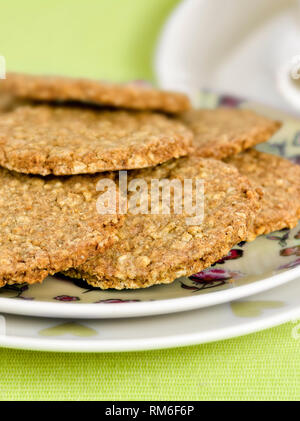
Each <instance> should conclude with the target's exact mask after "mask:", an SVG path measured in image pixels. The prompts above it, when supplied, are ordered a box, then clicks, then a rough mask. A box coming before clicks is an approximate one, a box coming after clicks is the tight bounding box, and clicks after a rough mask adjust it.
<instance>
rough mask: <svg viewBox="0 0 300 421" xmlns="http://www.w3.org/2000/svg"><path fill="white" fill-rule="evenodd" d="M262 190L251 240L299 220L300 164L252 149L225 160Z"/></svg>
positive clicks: (295, 223)
mask: <svg viewBox="0 0 300 421" xmlns="http://www.w3.org/2000/svg"><path fill="white" fill-rule="evenodd" d="M226 162H227V163H229V164H231V165H234V166H235V167H236V168H237V169H238V170H239V172H240V173H241V174H243V175H245V176H247V177H248V178H249V180H250V181H251V182H253V183H255V184H256V185H258V186H261V188H262V190H263V193H264V195H263V198H262V209H261V211H260V212H259V213H258V215H257V216H256V218H255V220H254V225H253V229H252V232H251V233H250V236H249V240H253V239H254V238H255V237H256V236H258V235H261V234H268V233H270V232H272V231H277V230H280V229H282V228H293V227H295V226H296V225H297V223H298V220H299V219H300V166H299V165H296V164H293V163H292V162H290V161H288V160H287V159H284V158H281V157H279V156H276V155H271V154H267V153H263V152H259V151H256V150H255V149H251V150H249V151H246V152H243V153H241V154H239V155H236V156H233V157H231V158H228V159H226Z"/></svg>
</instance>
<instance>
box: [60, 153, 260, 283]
mask: <svg viewBox="0 0 300 421" xmlns="http://www.w3.org/2000/svg"><path fill="white" fill-rule="evenodd" d="M135 178H143V179H144V180H146V181H147V182H148V186H149V183H150V182H151V179H160V180H161V179H169V180H174V179H178V180H179V181H181V182H183V180H185V179H190V180H193V182H194V183H195V180H197V179H201V180H203V182H204V192H205V195H204V219H203V221H202V223H200V224H199V225H189V224H188V223H187V220H186V216H187V213H186V212H183V213H182V214H175V213H174V210H173V207H172V206H171V211H172V210H173V212H171V213H170V214H169V215H166V214H165V215H162V214H158V215H155V214H133V213H132V212H130V209H129V213H128V214H127V215H126V216H125V220H124V224H123V226H122V227H121V229H120V230H119V232H118V237H119V241H118V242H116V243H115V245H113V246H112V247H110V248H108V249H106V250H105V251H104V252H103V253H102V254H101V255H98V256H97V257H96V258H94V259H90V260H88V261H87V262H86V263H84V264H82V265H80V266H78V267H77V268H76V269H71V270H69V271H68V272H66V273H65V274H66V275H67V276H71V277H75V278H83V279H85V280H86V281H87V282H88V283H89V284H91V285H93V286H95V287H100V288H102V289H107V288H115V289H124V288H129V289H134V288H145V287H149V286H151V285H155V284H168V283H171V282H173V281H174V280H175V278H178V277H180V276H189V275H192V274H193V273H196V272H198V271H201V270H203V269H205V268H206V267H208V266H210V265H211V264H212V263H214V262H216V261H217V260H219V259H220V258H221V257H223V256H224V255H226V254H227V253H228V252H229V250H230V249H231V248H232V247H233V246H234V245H235V244H237V243H238V242H240V241H243V240H245V239H246V238H247V236H248V233H249V230H250V228H251V226H252V222H253V219H254V217H255V215H256V214H257V211H258V209H259V200H260V197H259V194H258V193H257V192H256V191H255V189H253V188H252V186H251V185H250V183H249V181H248V180H247V179H246V178H245V177H244V176H241V175H240V174H239V173H238V171H237V170H236V169H235V168H233V167H231V166H229V165H226V164H224V163H223V162H221V161H215V160H212V159H201V158H181V159H179V160H173V161H171V162H168V163H165V164H162V165H160V166H158V167H156V168H153V169H147V170H140V171H132V172H131V173H130V177H129V179H128V181H130V179H135ZM181 185H182V183H181ZM147 191H148V193H149V191H150V190H149V189H148V190H147ZM193 193H194V194H193V195H192V197H193V199H195V189H194V190H193ZM129 203H130V202H129ZM148 203H150V200H149V201H148Z"/></svg>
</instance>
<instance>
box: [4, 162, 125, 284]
mask: <svg viewBox="0 0 300 421" xmlns="http://www.w3.org/2000/svg"><path fill="white" fill-rule="evenodd" d="M99 178H101V177H99V175H98V176H97V177H96V176H95V177H92V176H74V177H64V178H63V177H46V178H42V177H37V176H26V175H22V174H18V173H14V172H10V171H8V170H6V169H4V168H0V226H1V236H0V286H4V285H5V284H13V283H23V282H28V283H35V282H41V281H42V280H43V279H44V278H45V277H46V276H47V275H48V274H53V273H55V272H57V271H60V270H66V269H67V268H69V267H73V266H74V265H76V264H77V265H78V264H80V263H82V262H84V261H85V260H86V259H87V258H90V257H91V256H94V255H95V254H96V253H98V252H99V251H101V250H102V249H103V248H104V247H106V246H109V245H110V244H111V243H112V242H113V241H114V240H116V230H117V226H118V224H119V219H120V218H119V216H117V215H99V214H98V213H97V210H96V199H97V197H98V195H99V193H98V192H97V191H96V183H97V181H98V180H99Z"/></svg>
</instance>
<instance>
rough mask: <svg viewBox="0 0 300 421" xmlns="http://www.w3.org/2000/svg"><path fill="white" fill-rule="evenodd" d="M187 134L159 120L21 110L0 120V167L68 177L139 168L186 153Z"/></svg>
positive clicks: (73, 110)
mask: <svg viewBox="0 0 300 421" xmlns="http://www.w3.org/2000/svg"><path fill="white" fill-rule="evenodd" d="M192 141H193V134H192V132H191V131H190V130H189V129H188V128H186V127H185V126H184V125H183V124H182V123H181V122H178V121H176V120H175V119H173V118H169V117H167V116H165V115H162V114H156V113H149V112H139V111H116V110H114V111H107V110H106V111H104V110H102V111H100V110H91V109H81V108H77V107H50V106H46V105H44V106H24V107H18V108H17V109H15V110H13V111H11V112H9V113H5V114H2V115H0V165H2V166H4V167H6V168H8V169H10V170H15V171H18V172H23V173H30V174H40V175H48V174H55V175H71V174H85V173H96V172H102V171H107V170H119V169H131V168H143V167H148V166H153V165H157V164H159V163H162V162H165V161H167V160H169V159H171V158H177V157H180V156H183V155H186V154H187V153H189V152H191V151H192V150H193V149H192Z"/></svg>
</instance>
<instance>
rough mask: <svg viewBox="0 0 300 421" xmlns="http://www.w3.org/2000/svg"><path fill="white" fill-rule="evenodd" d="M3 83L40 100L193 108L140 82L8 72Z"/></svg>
mask: <svg viewBox="0 0 300 421" xmlns="http://www.w3.org/2000/svg"><path fill="white" fill-rule="evenodd" d="M0 85H2V89H4V90H6V91H7V92H10V93H12V94H13V95H15V96H17V97H20V98H25V99H31V100H39V101H80V102H84V103H92V104H99V105H106V106H112V107H118V108H120V107H121V108H131V109H137V110H157V111H164V112H168V113H178V112H182V111H185V110H187V109H189V108H190V102H189V99H188V97H187V96H186V95H184V94H181V93H176V92H167V91H162V90H158V89H154V88H150V87H147V86H146V85H144V84H141V83H125V84H116V83H108V82H102V81H97V80H90V79H76V78H69V77H60V76H37V75H29V74H20V73H7V75H6V79H5V80H4V81H1V83H0Z"/></svg>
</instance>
